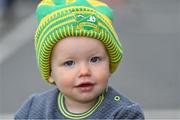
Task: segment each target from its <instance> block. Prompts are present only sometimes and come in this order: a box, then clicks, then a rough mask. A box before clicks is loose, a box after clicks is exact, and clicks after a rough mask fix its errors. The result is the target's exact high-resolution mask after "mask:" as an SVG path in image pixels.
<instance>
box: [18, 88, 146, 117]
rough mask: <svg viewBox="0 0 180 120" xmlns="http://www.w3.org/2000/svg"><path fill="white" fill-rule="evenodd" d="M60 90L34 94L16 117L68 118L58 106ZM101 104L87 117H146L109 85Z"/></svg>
mask: <svg viewBox="0 0 180 120" xmlns="http://www.w3.org/2000/svg"><path fill="white" fill-rule="evenodd" d="M58 95H59V90H58V89H57V88H53V89H51V90H49V91H47V92H44V93H41V94H34V95H32V96H31V97H30V98H29V99H27V101H26V102H25V103H24V104H23V105H22V107H21V108H20V109H19V110H18V111H17V113H16V114H15V119H67V118H66V117H64V116H63V114H62V113H61V112H60V110H59V108H58V102H57V97H58ZM104 97H105V98H104V100H103V102H102V103H101V105H100V106H99V107H98V108H97V109H96V110H95V111H94V112H93V113H92V114H91V115H90V116H87V118H85V119H144V115H143V112H142V110H141V108H140V106H139V105H138V104H137V103H135V102H132V101H130V100H129V99H127V98H126V97H124V96H123V95H121V94H119V93H118V92H116V91H115V90H114V89H113V88H111V87H109V90H108V92H107V93H106V94H105V96H104Z"/></svg>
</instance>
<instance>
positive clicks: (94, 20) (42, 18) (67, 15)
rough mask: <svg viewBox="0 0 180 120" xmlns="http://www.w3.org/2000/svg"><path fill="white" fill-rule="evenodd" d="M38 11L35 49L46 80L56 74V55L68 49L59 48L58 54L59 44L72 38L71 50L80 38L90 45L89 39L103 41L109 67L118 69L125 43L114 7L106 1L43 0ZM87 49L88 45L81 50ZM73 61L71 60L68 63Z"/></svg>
mask: <svg viewBox="0 0 180 120" xmlns="http://www.w3.org/2000/svg"><path fill="white" fill-rule="evenodd" d="M36 15H37V21H38V29H37V31H36V36H35V49H36V56H37V62H38V66H39V69H40V73H41V75H42V77H43V78H44V79H45V80H50V78H51V77H52V76H51V75H52V73H53V72H51V71H52V68H53V62H52V60H53V58H56V57H57V58H58V57H59V56H61V54H60V53H64V52H65V51H59V54H56V52H57V51H56V48H57V49H58V47H56V46H61V45H59V44H61V42H62V44H63V43H64V42H65V41H70V40H71V41H72V42H69V46H68V47H69V49H68V51H71V47H76V48H77V46H78V45H77V46H75V45H76V41H77V43H79V42H78V41H81V42H82V40H84V41H86V42H83V43H86V44H87V45H86V46H88V47H90V45H89V44H88V43H89V41H93V42H95V43H99V42H100V43H101V44H102V45H103V46H104V48H105V50H107V56H108V58H109V61H108V63H109V65H108V67H107V68H108V71H109V72H110V73H113V72H114V71H115V70H116V68H117V66H118V64H119V63H120V61H121V58H122V46H121V43H120V41H119V38H118V35H117V34H116V32H115V30H114V28H113V25H112V11H111V9H110V8H109V7H108V6H107V5H106V4H105V3H102V2H100V1H97V0H42V1H41V3H40V4H39V6H38V8H37V12H36ZM95 39H96V40H95ZM65 43H66V42H65ZM73 45H74V46H73ZM62 46H63V45H62ZM66 47H67V46H66ZM53 48H54V49H55V50H54V49H53ZM90 48H91V47H90ZM85 49H88V48H85V46H84V47H81V48H79V49H77V51H84V50H85ZM73 51H74V49H73V50H72V52H73ZM52 53H53V55H52ZM56 55H57V56H56ZM51 58H52V60H51ZM92 59H93V60H92V61H94V60H96V59H97V58H96V56H95V58H92ZM70 60H71V59H70ZM90 60H91V58H90ZM73 62H74V61H68V62H67V63H66V65H69V64H74V63H73ZM110 73H108V74H110ZM67 76H68V75H67Z"/></svg>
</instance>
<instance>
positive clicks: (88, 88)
mask: <svg viewBox="0 0 180 120" xmlns="http://www.w3.org/2000/svg"><path fill="white" fill-rule="evenodd" d="M93 87H94V84H93V83H90V82H86V83H81V84H79V85H77V86H76V88H78V89H79V90H80V91H82V92H90V91H92V90H93Z"/></svg>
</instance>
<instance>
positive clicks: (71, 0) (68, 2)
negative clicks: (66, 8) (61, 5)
mask: <svg viewBox="0 0 180 120" xmlns="http://www.w3.org/2000/svg"><path fill="white" fill-rule="evenodd" d="M73 2H76V0H66V5H68V4H71V3H73Z"/></svg>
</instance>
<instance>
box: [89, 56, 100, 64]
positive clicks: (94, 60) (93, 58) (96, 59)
mask: <svg viewBox="0 0 180 120" xmlns="http://www.w3.org/2000/svg"><path fill="white" fill-rule="evenodd" d="M99 61H100V57H92V58H91V59H90V62H91V63H97V62H99Z"/></svg>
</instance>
